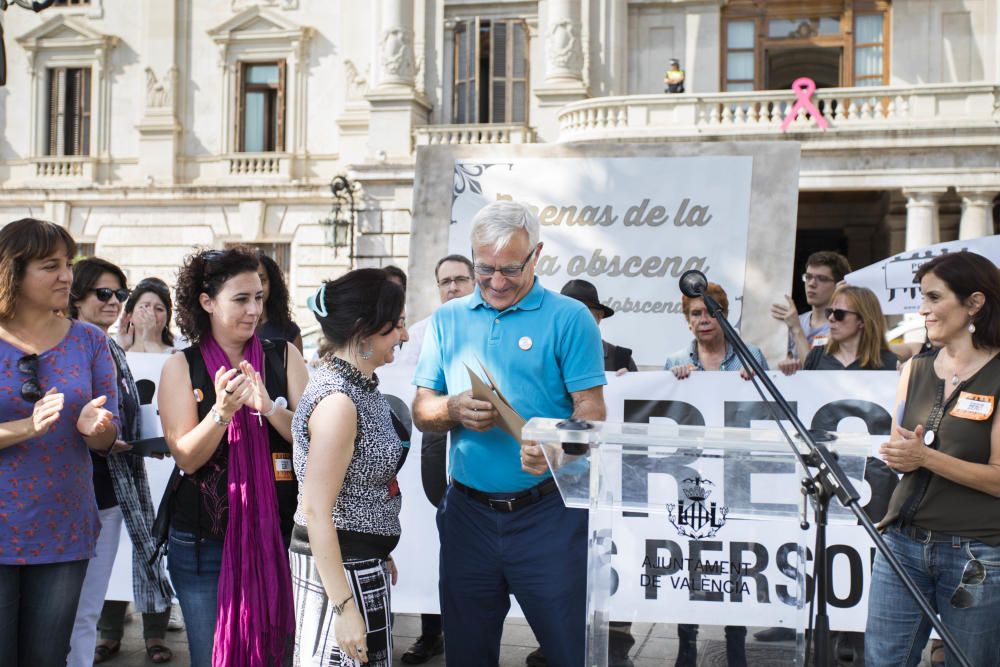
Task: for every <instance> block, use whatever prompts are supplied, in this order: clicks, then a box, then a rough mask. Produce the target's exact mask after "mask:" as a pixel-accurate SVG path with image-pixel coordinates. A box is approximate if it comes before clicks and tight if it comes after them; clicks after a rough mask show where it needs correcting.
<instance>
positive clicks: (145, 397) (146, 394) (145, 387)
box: [135, 378, 156, 405]
mask: <svg viewBox="0 0 1000 667" xmlns="http://www.w3.org/2000/svg"><path fill="white" fill-rule="evenodd" d="M135 388H136V389H138V390H139V405H149V404H150V403H152V402H153V396H155V395H156V383H154V382H153V381H152V380H147V379H146V378H142V379H141V380H136V381H135Z"/></svg>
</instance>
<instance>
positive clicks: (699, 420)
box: [625, 399, 705, 426]
mask: <svg viewBox="0 0 1000 667" xmlns="http://www.w3.org/2000/svg"><path fill="white" fill-rule="evenodd" d="M652 417H666V418H667V419H673V420H674V421H675V422H677V425H678V426H704V425H705V417H704V415H702V414H701V411H700V410H698V408H696V407H695V406H693V405H691V404H690V403H685V402H684V401H647V400H635V399H628V400H626V401H625V421H626V422H629V423H632V424H648V423H649V420H650V419H651V418H652Z"/></svg>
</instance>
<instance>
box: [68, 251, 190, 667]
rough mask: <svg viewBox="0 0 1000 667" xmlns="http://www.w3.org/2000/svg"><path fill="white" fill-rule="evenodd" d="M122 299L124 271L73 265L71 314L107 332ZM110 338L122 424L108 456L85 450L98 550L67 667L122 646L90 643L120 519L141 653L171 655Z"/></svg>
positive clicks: (126, 384) (124, 376)
mask: <svg viewBox="0 0 1000 667" xmlns="http://www.w3.org/2000/svg"><path fill="white" fill-rule="evenodd" d="M128 298H129V291H128V288H127V287H126V278H125V273H124V272H123V271H122V270H121V269H120V268H118V267H117V266H115V265H114V264H112V263H111V262H108V261H106V260H103V259H99V258H97V257H92V258H89V259H84V260H81V261H79V262H77V263H76V264H75V265H74V266H73V286H72V288H71V289H70V301H69V315H70V317H72V318H73V319H76V320H79V321H80V322H86V323H87V324H93V325H94V326H96V327H97V328H99V329H101V330H102V331H103V332H104V333H105V335H107V333H108V330H109V329H110V328H111V325H113V324H114V323H115V322H117V321H118V316H119V315H121V312H122V304H123V303H125V301H126V300H127V299H128ZM108 345H109V346H110V349H111V356H112V357H113V358H114V361H115V369H116V370H117V375H118V414H119V415H120V417H121V425H122V430H121V434H120V439H119V440H118V442H117V443H116V445H115V448H114V449H113V450H112V453H111V455H110V456H97V455H95V454H93V453H91V460H92V463H93V466H94V493H95V495H96V497H97V509H98V511H99V512H100V516H101V534H100V536H99V537H98V540H97V556H96V557H95V558H93V559H91V561H90V564H89V565H88V566H87V578H86V579H85V580H84V584H83V592H82V593H81V595H80V605H79V608H78V609H77V611H76V623H75V625H74V628H73V639H72V641H71V650H70V655H69V663H68V664H69V667H89V666H90V665H92V664H94V663H97V662H103V661H104V660H107V659H108V657H110V656H111V655H114V653H117V651H118V649H119V648H120V647H121V643H120V641H119V642H117V643H115V644H112V645H111V646H110V647H109V646H108V645H106V644H102V645H99V646H98V645H97V644H96V642H97V620H98V616H99V615H100V612H101V608H102V606H103V604H104V596H105V594H106V593H107V590H108V581H109V580H110V578H111V570H112V568H113V567H114V563H115V556H116V555H117V553H118V541H119V536H120V534H121V528H122V523H123V522H124V523H125V526H126V529H127V530H128V535H129V539H130V540H131V542H132V545H133V558H132V578H133V591H134V592H135V605H136V608H137V609H138V610H139V611H141V612H142V613H143V625H144V626H145V627H144V629H145V632H144V635H145V637H146V653H147V655H148V656H149V658H150V660H152V661H153V662H154V663H163V662H168V661H169V660H170V659H171V658H172V657H173V654H172V653H171V651H170V649H169V648H167V646H166V644H165V643H164V641H163V637H164V634H165V633H166V629H167V621H168V620H169V618H170V597H171V595H173V589H171V588H170V583H169V582H168V581H167V572H166V569H165V568H164V566H163V561H162V560H156V559H154V558H153V554H154V552H155V546H154V544H153V537H152V526H153V517H154V512H155V510H154V507H153V500H152V498H151V497H150V493H149V482H148V480H147V479H146V465H145V463H144V461H143V459H142V457H141V456H133V455H132V454H129V453H128V449H130V448H131V445H129V444H127V443H128V442H130V441H134V440H138V439H139V390H138V389H137V388H136V385H135V381H134V380H133V378H132V373H131V371H130V370H129V367H128V363H127V362H126V360H125V351H124V350H123V349H122V348H121V347H119V345H118V343H116V342H115V341H114V340H113V339H111V338H110V337H109V338H108ZM116 450H117V451H116ZM150 561H153V562H152V563H151V562H150ZM95 646H96V648H95Z"/></svg>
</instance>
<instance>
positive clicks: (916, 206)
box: [903, 188, 947, 250]
mask: <svg viewBox="0 0 1000 667" xmlns="http://www.w3.org/2000/svg"><path fill="white" fill-rule="evenodd" d="M945 192H947V188H914V189H912V190H903V195H904V196H905V197H906V250H914V249H916V248H922V247H924V246H929V245H933V244H935V243H938V242H939V241H940V240H941V224H940V219H939V216H938V200H939V199H940V198H941V195H943V194H944V193H945Z"/></svg>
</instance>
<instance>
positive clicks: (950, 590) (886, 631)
mask: <svg viewBox="0 0 1000 667" xmlns="http://www.w3.org/2000/svg"><path fill="white" fill-rule="evenodd" d="M938 539H939V538H937V537H932V538H931V540H930V541H923V542H922V541H918V540H917V539H914V538H913V537H911V536H909V535H907V534H904V533H903V532H900V531H899V530H898V529H897V528H895V527H893V528H890V529H889V530H887V531H886V532H885V541H886V543H887V544H888V545H889V548H890V549H892V552H893V553H894V554H895V555H896V557H897V558H898V559H899V561H900V562H901V563H902V565H903V569H904V570H905V571H906V572H907V573H909V575H910V576H911V577H912V578H913V580H914V582H915V583H916V585H917V588H919V589H920V591H921V592H922V593H923V595H924V597H925V598H926V599H927V600H928V601H929V602H930V604H931V607H933V608H934V609H935V610H936V611H937V612H938V615H939V616H940V617H941V620H942V621H943V623H944V625H945V626H946V627H947V628H948V630H949V631H951V633H952V634H953V635H954V636H955V640H956V641H957V642H958V645H959V647H960V648H961V649H962V651H963V652H964V653H965V655H966V657H967V658H969V660H970V661H971V662H972V664H973V665H977V666H978V665H984V666H985V665H1000V547H991V546H989V545H987V544H983V543H982V542H979V541H978V540H970V539H967V538H948V537H947V536H944V537H943V538H941V539H942V541H937V540H938ZM944 540H947V541H944ZM972 560H977V561H979V562H980V563H982V565H983V566H985V571H986V578H985V580H983V581H982V583H969V584H965V585H961V582H962V574H963V572H965V571H966V565H967V564H968V563H969V562H970V561H972ZM959 588H962V589H964V592H963V593H959V594H958V595H959V597H963V598H965V604H964V605H963V606H962V607H961V608H960V607H956V606H955V605H954V604H953V599H957V598H954V597H953V596H955V595H956V591H958V589H959ZM930 630H931V624H930V621H928V620H927V619H926V618H925V617H924V616H923V614H922V613H921V612H920V608H919V607H918V606H917V604H916V602H914V601H913V599H912V598H911V597H910V595H909V593H908V592H907V590H906V588H905V587H904V586H903V582H902V581H900V580H899V577H897V576H896V574H895V572H893V571H892V568H890V567H889V564H888V563H887V562H886V561H885V558H883V557H882V556H881V554H879V555H877V556H876V558H875V567H874V570H873V572H872V586H871V591H870V592H869V594H868V627H867V628H866V630H865V664H866V665H868V667H904V666H905V667H913V666H914V665H917V664H919V662H920V654H921V652H922V651H923V649H924V646H925V645H926V644H927V637H928V636H929V635H930ZM946 664H954V663H953V662H952V658H951V656H950V655H948V656H947V663H946Z"/></svg>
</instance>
